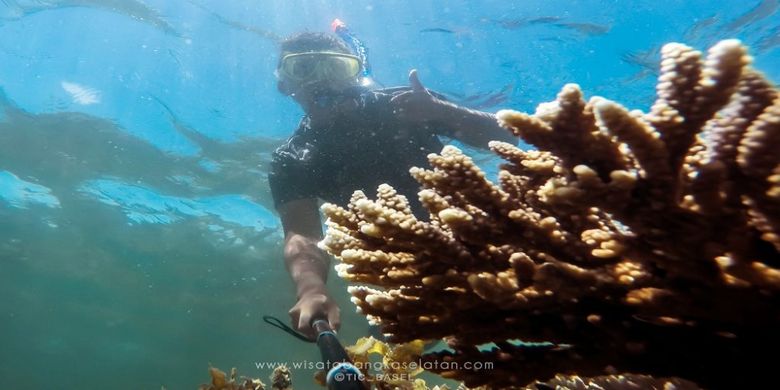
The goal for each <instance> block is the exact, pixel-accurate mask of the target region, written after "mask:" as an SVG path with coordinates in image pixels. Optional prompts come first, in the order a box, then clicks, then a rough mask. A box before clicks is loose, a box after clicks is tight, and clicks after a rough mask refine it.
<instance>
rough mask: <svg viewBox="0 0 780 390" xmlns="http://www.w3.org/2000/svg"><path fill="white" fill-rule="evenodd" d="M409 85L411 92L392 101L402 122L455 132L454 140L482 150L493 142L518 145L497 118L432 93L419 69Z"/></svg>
mask: <svg viewBox="0 0 780 390" xmlns="http://www.w3.org/2000/svg"><path fill="white" fill-rule="evenodd" d="M409 84H410V85H411V87H412V90H411V91H408V92H405V93H402V94H400V95H398V96H395V97H394V98H393V99H392V100H391V103H393V105H394V109H395V110H396V114H398V115H399V116H400V117H401V118H402V119H406V120H410V121H420V122H427V123H432V124H437V125H441V126H444V127H446V128H447V129H450V130H451V131H452V135H453V137H454V138H456V139H458V140H460V141H461V142H463V143H466V144H468V145H472V146H476V147H480V148H487V144H488V142H489V141H493V140H496V141H504V142H509V143H513V144H514V143H517V138H516V137H515V136H513V135H512V133H510V132H509V131H508V130H507V129H504V128H502V127H501V126H499V125H498V121H497V120H496V116H495V115H493V114H491V113H488V112H482V111H477V110H472V109H469V108H466V107H461V106H458V105H456V104H454V103H450V102H448V101H445V100H442V99H439V98H437V97H436V96H434V95H433V94H431V93H430V92H428V90H427V89H426V88H425V87H424V86H423V85H422V83H421V82H420V79H419V77H418V76H417V70H416V69H412V70H411V71H410V72H409Z"/></svg>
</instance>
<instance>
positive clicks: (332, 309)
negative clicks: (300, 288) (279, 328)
mask: <svg viewBox="0 0 780 390" xmlns="http://www.w3.org/2000/svg"><path fill="white" fill-rule="evenodd" d="M289 313H290V320H291V322H292V325H293V328H294V329H295V330H297V331H298V332H301V333H303V334H304V335H306V336H308V337H309V338H311V339H312V340H314V339H316V338H317V335H316V334H315V331H314V329H313V328H312V327H311V323H312V320H313V319H315V318H323V317H324V318H327V320H328V323H329V324H330V327H331V328H333V329H334V330H338V329H339V327H340V326H341V319H340V313H341V312H340V310H339V307H338V305H336V303H335V302H334V301H333V299H332V298H331V297H330V296H329V295H328V294H327V293H326V292H323V293H310V294H306V295H303V296H301V298H300V299H299V300H298V303H296V304H295V306H293V308H292V309H290V312H289Z"/></svg>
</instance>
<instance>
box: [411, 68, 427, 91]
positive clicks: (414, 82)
mask: <svg viewBox="0 0 780 390" xmlns="http://www.w3.org/2000/svg"><path fill="white" fill-rule="evenodd" d="M409 85H410V86H411V87H412V90H413V91H414V92H425V87H423V85H422V83H421V82H420V78H419V77H418V76H417V69H412V70H410V71H409Z"/></svg>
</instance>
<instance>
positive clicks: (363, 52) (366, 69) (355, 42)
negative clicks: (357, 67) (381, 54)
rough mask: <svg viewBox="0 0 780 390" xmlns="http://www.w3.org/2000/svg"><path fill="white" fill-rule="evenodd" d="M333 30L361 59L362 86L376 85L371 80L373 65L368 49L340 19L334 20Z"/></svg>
mask: <svg viewBox="0 0 780 390" xmlns="http://www.w3.org/2000/svg"><path fill="white" fill-rule="evenodd" d="M330 28H331V30H333V32H334V33H335V34H336V35H338V37H339V38H341V40H342V41H344V43H346V44H347V46H349V48H350V49H352V52H353V53H355V55H356V56H358V57H359V58H360V62H361V72H360V73H361V77H360V85H362V86H365V87H370V86H372V85H374V84H375V82H374V80H373V79H372V78H371V64H370V63H369V62H368V48H367V47H366V45H364V44H363V41H361V40H360V39H359V38H358V37H357V36H355V34H354V33H353V32H352V31H351V30H350V29H349V28H347V24H346V23H344V22H342V21H341V20H340V19H334V20H333V22H332V23H331V24H330Z"/></svg>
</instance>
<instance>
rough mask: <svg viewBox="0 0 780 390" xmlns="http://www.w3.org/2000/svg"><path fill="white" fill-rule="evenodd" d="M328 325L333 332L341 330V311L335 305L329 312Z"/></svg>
mask: <svg viewBox="0 0 780 390" xmlns="http://www.w3.org/2000/svg"><path fill="white" fill-rule="evenodd" d="M328 323H329V324H330V327H331V328H332V329H333V330H339V328H341V310H340V309H339V308H338V307H337V306H335V305H334V306H333V307H331V308H330V310H328Z"/></svg>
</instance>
